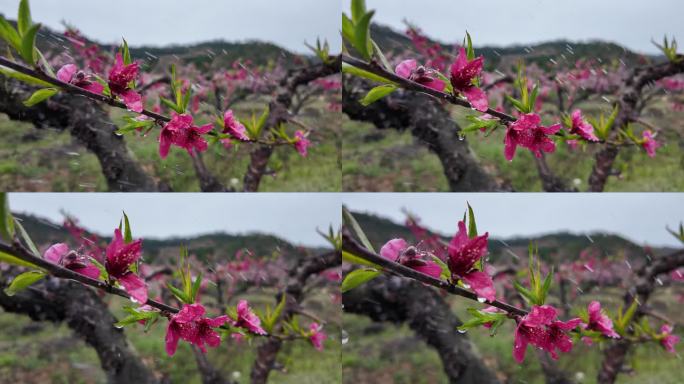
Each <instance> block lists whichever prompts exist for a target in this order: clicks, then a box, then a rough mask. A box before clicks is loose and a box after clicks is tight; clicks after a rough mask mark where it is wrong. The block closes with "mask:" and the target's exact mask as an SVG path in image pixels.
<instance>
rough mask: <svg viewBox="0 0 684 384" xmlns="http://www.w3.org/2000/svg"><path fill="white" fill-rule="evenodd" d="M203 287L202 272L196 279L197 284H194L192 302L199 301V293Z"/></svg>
mask: <svg viewBox="0 0 684 384" xmlns="http://www.w3.org/2000/svg"><path fill="white" fill-rule="evenodd" d="M201 285H202V272H200V274H199V276H197V277H196V278H195V283H194V284H192V295H191V298H192V302H193V303H194V302H196V301H197V293H198V292H199V289H200V286H201Z"/></svg>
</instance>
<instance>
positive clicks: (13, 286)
mask: <svg viewBox="0 0 684 384" xmlns="http://www.w3.org/2000/svg"><path fill="white" fill-rule="evenodd" d="M45 276H46V273H45V272H43V271H28V272H24V273H22V274H20V275H17V276H16V277H15V278H14V280H12V282H11V283H10V285H9V287H7V288H5V294H6V295H7V296H13V295H14V294H15V293H17V292H19V291H21V290H23V289H26V288H28V287H29V286H30V285H31V284H33V283H35V282H37V281H39V280H41V279H43V278H44V277H45Z"/></svg>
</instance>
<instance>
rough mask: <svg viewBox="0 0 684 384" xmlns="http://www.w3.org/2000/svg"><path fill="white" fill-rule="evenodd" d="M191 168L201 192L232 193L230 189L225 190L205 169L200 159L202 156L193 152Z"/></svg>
mask: <svg viewBox="0 0 684 384" xmlns="http://www.w3.org/2000/svg"><path fill="white" fill-rule="evenodd" d="M191 158H192V166H193V168H195V175H196V176H197V179H198V180H199V184H200V190H201V191H202V192H233V191H232V190H231V189H229V188H226V186H225V185H223V184H222V183H221V182H220V181H218V179H217V178H216V176H214V175H213V174H212V173H211V171H209V169H207V166H206V164H205V163H204V160H203V159H202V154H201V153H200V152H198V151H195V155H194V156H191Z"/></svg>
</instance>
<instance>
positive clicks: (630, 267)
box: [625, 260, 632, 269]
mask: <svg viewBox="0 0 684 384" xmlns="http://www.w3.org/2000/svg"><path fill="white" fill-rule="evenodd" d="M625 264H627V268H629V269H632V264H630V263H629V260H625Z"/></svg>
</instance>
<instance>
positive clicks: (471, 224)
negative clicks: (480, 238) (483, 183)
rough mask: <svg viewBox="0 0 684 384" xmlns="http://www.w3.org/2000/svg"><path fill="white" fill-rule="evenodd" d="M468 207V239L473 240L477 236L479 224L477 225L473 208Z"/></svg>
mask: <svg viewBox="0 0 684 384" xmlns="http://www.w3.org/2000/svg"><path fill="white" fill-rule="evenodd" d="M466 204H467V205H468V237H470V238H471V239H472V238H474V237H476V236H477V224H476V223H475V213H474V212H473V207H471V206H470V203H466Z"/></svg>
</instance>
